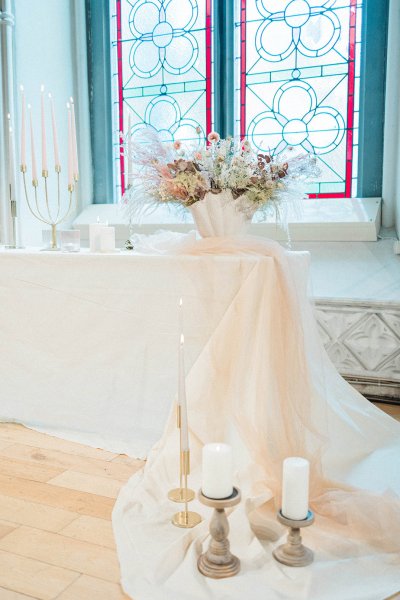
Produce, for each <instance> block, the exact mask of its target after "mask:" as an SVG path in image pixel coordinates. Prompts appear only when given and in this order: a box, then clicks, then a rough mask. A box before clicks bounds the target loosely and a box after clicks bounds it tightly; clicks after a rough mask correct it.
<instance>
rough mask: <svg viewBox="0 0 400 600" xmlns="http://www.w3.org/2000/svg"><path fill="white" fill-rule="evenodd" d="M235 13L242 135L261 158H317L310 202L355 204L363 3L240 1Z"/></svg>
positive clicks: (238, 114)
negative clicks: (296, 153) (298, 152)
mask: <svg viewBox="0 0 400 600" xmlns="http://www.w3.org/2000/svg"><path fill="white" fill-rule="evenodd" d="M236 7H237V12H236V14H237V18H236V23H235V25H236V27H235V31H236V48H237V56H236V58H237V60H236V65H237V86H236V119H237V120H236V132H237V133H238V134H239V133H240V135H241V136H242V137H245V136H246V137H248V138H249V140H250V141H251V143H252V144H253V145H254V146H255V147H256V148H258V149H259V150H260V151H263V152H267V151H271V152H280V151H282V150H284V149H285V148H286V147H287V146H294V147H299V148H303V149H304V150H306V151H308V152H314V153H315V154H316V155H317V156H318V163H319V167H320V169H321V177H320V178H319V180H318V181H317V182H313V183H312V184H310V185H309V193H310V196H312V197H315V196H318V197H329V196H334V197H350V196H351V195H352V190H353V192H354V191H355V189H356V178H357V167H356V165H355V164H354V154H355V153H354V148H355V146H356V144H357V139H358V138H357V135H355V133H356V129H357V123H358V120H357V119H356V118H355V117H356V112H357V110H358V106H356V105H355V101H356V100H357V92H358V85H359V76H358V72H357V69H358V66H357V65H356V61H358V60H359V52H356V44H357V43H358V44H359V43H360V41H359V40H360V35H359V31H358V28H359V26H360V23H361V13H362V3H361V2H360V1H359V2H357V0H325V1H324V0H318V1H317V0H280V1H279V2H276V0H236Z"/></svg>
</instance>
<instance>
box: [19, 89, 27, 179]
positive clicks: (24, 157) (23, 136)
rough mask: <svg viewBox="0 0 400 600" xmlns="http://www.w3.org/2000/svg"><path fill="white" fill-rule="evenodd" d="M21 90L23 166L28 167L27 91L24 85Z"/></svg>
mask: <svg viewBox="0 0 400 600" xmlns="http://www.w3.org/2000/svg"><path fill="white" fill-rule="evenodd" d="M20 90H21V167H22V168H25V167H26V125H25V91H24V86H23V85H21V86H20Z"/></svg>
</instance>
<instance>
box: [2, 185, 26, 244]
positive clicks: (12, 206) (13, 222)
mask: <svg viewBox="0 0 400 600" xmlns="http://www.w3.org/2000/svg"><path fill="white" fill-rule="evenodd" d="M9 197H10V213H11V227H12V240H11V243H10V244H6V246H5V249H6V250H22V249H23V248H24V246H21V245H20V244H17V226H16V220H17V201H16V200H15V198H14V197H13V193H12V187H11V184H10V185H9Z"/></svg>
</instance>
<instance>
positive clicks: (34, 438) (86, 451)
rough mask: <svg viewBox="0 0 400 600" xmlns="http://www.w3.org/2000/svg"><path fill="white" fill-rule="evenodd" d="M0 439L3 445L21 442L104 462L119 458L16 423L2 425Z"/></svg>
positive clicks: (105, 451)
mask: <svg viewBox="0 0 400 600" xmlns="http://www.w3.org/2000/svg"><path fill="white" fill-rule="evenodd" d="M0 439H1V440H2V441H3V443H4V442H9V443H16V442H19V443H21V444H25V445H26V446H35V447H39V448H46V449H48V450H52V449H56V450H61V451H63V452H68V453H69V454H76V455H78V456H85V457H89V458H98V459H99V458H101V459H102V460H112V459H113V458H116V457H117V456H118V454H115V453H113V452H108V451H107V450H101V449H99V448H92V447H91V446H83V445H82V444H78V443H77V442H69V441H67V440H62V439H61V438H57V437H54V436H51V435H49V434H47V433H40V432H39V431H35V430H34V429H28V428H27V427H24V426H23V425H19V424H16V423H0Z"/></svg>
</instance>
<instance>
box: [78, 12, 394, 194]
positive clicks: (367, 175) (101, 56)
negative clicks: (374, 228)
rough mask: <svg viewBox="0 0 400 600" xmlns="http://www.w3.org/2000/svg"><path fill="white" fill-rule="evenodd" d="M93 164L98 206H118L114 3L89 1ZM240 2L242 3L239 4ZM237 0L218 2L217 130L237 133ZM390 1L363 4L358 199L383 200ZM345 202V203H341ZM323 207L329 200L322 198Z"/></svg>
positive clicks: (214, 13) (216, 27)
mask: <svg viewBox="0 0 400 600" xmlns="http://www.w3.org/2000/svg"><path fill="white" fill-rule="evenodd" d="M85 1H86V14H87V23H88V30H87V38H88V64H89V66H88V71H89V96H90V113H91V118H90V122H91V144H92V161H93V176H94V181H93V190H94V198H93V203H100V204H104V203H114V202H116V199H114V191H115V185H114V168H113V151H112V144H113V131H112V102H113V100H112V83H113V81H112V73H111V59H110V56H111V34H110V32H111V18H112V14H111V13H112V11H111V10H110V0H85ZM236 1H237V0H236ZM234 15H235V0H222V1H216V0H214V2H213V20H214V22H213V35H214V48H215V50H214V70H213V71H214V72H213V90H214V127H215V129H216V130H217V131H219V133H220V134H221V136H222V137H226V136H227V135H232V134H233V131H234V126H235V121H234V102H235V98H234V86H235V52H234V50H235V46H234V44H235V41H234V36H235V19H234ZM388 15H389V0H381V1H380V2H378V3H377V2H375V1H374V0H364V1H363V18H362V30H361V33H362V37H363V40H364V41H363V46H362V49H361V59H360V114H359V118H360V121H359V142H358V145H359V152H358V181H357V197H359V198H361V197H364V198H371V197H379V198H380V197H381V196H382V178H383V133H384V109H385V84H386V56H387V39H388ZM338 201H339V202H340V200H338ZM321 202H323V199H321Z"/></svg>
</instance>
